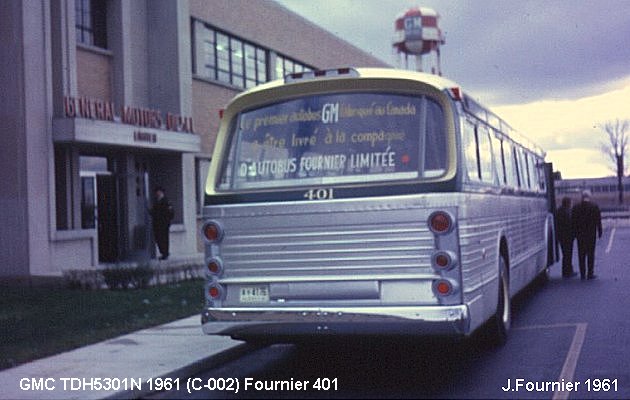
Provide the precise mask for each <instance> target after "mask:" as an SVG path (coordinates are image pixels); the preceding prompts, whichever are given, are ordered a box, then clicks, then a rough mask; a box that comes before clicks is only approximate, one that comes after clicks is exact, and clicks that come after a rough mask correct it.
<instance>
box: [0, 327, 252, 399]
mask: <svg viewBox="0 0 630 400" xmlns="http://www.w3.org/2000/svg"><path fill="white" fill-rule="evenodd" d="M248 349H249V346H247V345H245V344H243V343H242V342H239V341H235V340H232V339H230V338H226V337H218V336H208V335H205V334H203V332H202V331H201V322H200V317H199V316H198V315H196V316H192V317H189V318H185V319H182V320H179V321H175V322H171V323H168V324H165V325H161V326H157V327H154V328H149V329H144V330H141V331H138V332H134V333H131V334H128V335H124V336H120V337H117V338H114V339H110V340H107V341H104V342H101V343H97V344H93V345H90V346H86V347H82V348H79V349H75V350H72V351H69V352H66V353H62V354H58V355H55V356H51V357H48V358H44V359H41V360H36V361H33V362H31V363H28V364H23V365H21V366H18V367H15V368H11V369H7V370H4V371H0V399H103V398H137V397H139V396H142V395H145V394H148V393H150V392H152V391H154V390H155V388H156V385H158V384H160V383H161V381H160V380H157V381H156V378H165V377H169V378H173V379H176V378H182V379H179V384H180V387H183V388H185V387H186V379H183V378H186V377H188V376H191V375H194V374H195V373H197V372H200V371H201V370H203V369H205V368H209V367H211V366H212V365H214V364H217V363H220V362H222V361H224V360H226V359H229V358H231V357H236V356H237V355H238V354H239V353H241V352H243V353H244V352H246V351H248ZM108 378H109V380H108ZM173 383H174V382H173Z"/></svg>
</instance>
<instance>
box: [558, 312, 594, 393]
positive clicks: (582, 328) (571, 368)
mask: <svg viewBox="0 0 630 400" xmlns="http://www.w3.org/2000/svg"><path fill="white" fill-rule="evenodd" d="M587 325H588V324H586V323H579V324H575V334H574V335H573V341H572V342H571V347H570V348H569V351H568V353H567V358H566V359H565V360H564V365H563V366H562V372H560V376H559V377H558V382H562V380H564V382H572V381H573V376H574V374H575V368H576V367H577V362H578V358H579V357H580V352H581V351H582V345H583V344H584V338H585V337H586V327H587ZM569 393H571V392H561V391H556V392H554V394H553V397H552V399H553V400H566V399H568V398H569Z"/></svg>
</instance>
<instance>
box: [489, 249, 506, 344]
mask: <svg viewBox="0 0 630 400" xmlns="http://www.w3.org/2000/svg"><path fill="white" fill-rule="evenodd" d="M498 297H499V298H498V299H497V300H498V301H497V310H496V312H495V314H494V315H493V316H492V318H491V319H490V323H489V326H488V336H487V338H488V339H489V344H490V345H492V346H502V345H503V344H505V342H506V341H507V336H508V332H509V330H510V326H511V324H512V311H511V305H510V284H509V279H508V271H507V263H506V261H505V258H504V257H503V256H501V257H499V296H498Z"/></svg>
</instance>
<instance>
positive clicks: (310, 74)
mask: <svg viewBox="0 0 630 400" xmlns="http://www.w3.org/2000/svg"><path fill="white" fill-rule="evenodd" d="M358 76H359V72H358V71H357V70H356V69H354V68H337V69H320V70H317V71H305V72H296V73H293V74H289V75H287V76H285V77H284V83H292V82H299V81H308V80H314V79H330V78H356V77H358Z"/></svg>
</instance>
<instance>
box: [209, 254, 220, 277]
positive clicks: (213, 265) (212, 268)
mask: <svg viewBox="0 0 630 400" xmlns="http://www.w3.org/2000/svg"><path fill="white" fill-rule="evenodd" d="M207 267H208V272H209V273H210V274H211V275H220V274H221V272H223V263H222V262H221V259H219V258H216V257H213V258H211V259H210V260H209V261H208V264H207Z"/></svg>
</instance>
